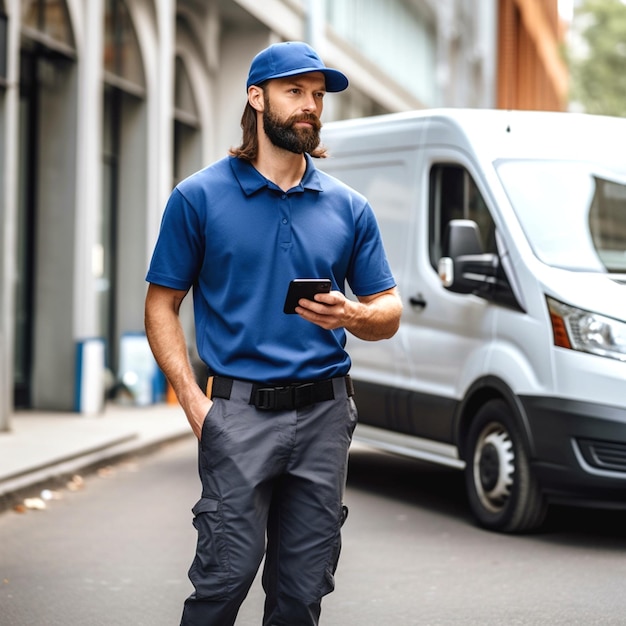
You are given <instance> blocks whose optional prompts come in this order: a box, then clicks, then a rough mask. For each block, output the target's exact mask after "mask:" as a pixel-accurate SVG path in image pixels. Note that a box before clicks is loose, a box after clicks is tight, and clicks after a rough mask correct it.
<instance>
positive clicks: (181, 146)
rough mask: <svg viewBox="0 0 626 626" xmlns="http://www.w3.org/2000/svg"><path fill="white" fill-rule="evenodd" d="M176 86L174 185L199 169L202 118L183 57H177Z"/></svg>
mask: <svg viewBox="0 0 626 626" xmlns="http://www.w3.org/2000/svg"><path fill="white" fill-rule="evenodd" d="M174 80H175V86H174V94H175V95H174V155H173V156H174V163H173V166H174V167H173V175H174V181H173V182H174V185H176V184H177V183H178V182H180V181H181V180H182V179H183V178H185V176H188V175H189V174H191V173H193V171H194V170H195V169H197V168H198V167H199V155H198V154H196V152H197V150H196V148H197V144H198V140H199V134H198V131H199V129H200V117H199V115H198V109H197V106H196V102H195V98H194V95H193V88H192V86H191V81H190V80H189V74H188V73H187V69H186V67H185V63H184V62H183V60H182V58H181V57H176V64H175V79H174Z"/></svg>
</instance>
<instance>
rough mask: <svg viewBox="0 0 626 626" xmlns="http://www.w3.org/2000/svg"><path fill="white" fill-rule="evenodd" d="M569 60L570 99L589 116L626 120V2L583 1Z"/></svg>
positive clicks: (575, 20)
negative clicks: (617, 117) (596, 114)
mask: <svg viewBox="0 0 626 626" xmlns="http://www.w3.org/2000/svg"><path fill="white" fill-rule="evenodd" d="M568 57H569V65H570V73H571V93H570V99H571V100H572V101H573V102H576V103H577V104H578V105H580V106H582V108H583V109H584V110H585V111H586V112H587V113H598V114H603V115H617V116H622V117H626V71H625V70H626V3H624V2H623V1H622V0H583V1H582V2H580V4H579V6H578V7H577V9H576V11H575V13H574V20H573V23H572V37H571V43H570V46H569V54H568Z"/></svg>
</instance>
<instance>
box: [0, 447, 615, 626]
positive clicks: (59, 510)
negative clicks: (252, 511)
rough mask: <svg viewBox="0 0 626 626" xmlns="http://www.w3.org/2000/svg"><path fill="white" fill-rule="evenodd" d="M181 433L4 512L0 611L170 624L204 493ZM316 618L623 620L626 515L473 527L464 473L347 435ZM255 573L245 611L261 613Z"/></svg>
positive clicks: (10, 620) (13, 618)
mask: <svg viewBox="0 0 626 626" xmlns="http://www.w3.org/2000/svg"><path fill="white" fill-rule="evenodd" d="M198 490H199V482H198V479H197V476H196V469H195V444H194V442H193V440H192V439H191V438H190V439H189V440H185V441H183V442H179V443H177V444H172V445H170V446H167V447H165V448H163V449H162V450H160V451H159V452H157V453H155V454H153V455H150V456H147V457H141V458H138V459H136V460H132V461H127V462H124V463H121V464H119V465H116V466H114V467H111V468H105V470H104V471H102V472H100V474H99V475H98V474H94V475H92V476H87V477H85V479H84V485H83V486H82V488H81V489H78V490H76V491H69V490H63V491H62V492H61V493H60V495H61V496H62V497H61V498H60V499H58V500H52V501H49V502H48V505H47V508H46V509H45V510H43V511H36V510H28V511H27V512H26V513H22V514H19V513H16V512H14V511H8V512H6V513H4V514H2V515H0V625H1V626H56V625H59V626H173V625H175V624H178V623H179V619H180V610H181V606H182V601H183V599H184V598H185V597H186V596H187V594H188V593H189V591H190V589H191V587H190V584H189V582H188V580H187V576H186V574H187V569H188V566H189V564H190V562H191V558H192V557H193V551H194V547H195V531H194V530H193V527H192V526H191V513H190V510H189V509H190V507H191V506H192V505H193V503H194V502H195V500H196V499H197V496H198ZM346 503H347V504H348V506H349V507H350V515H349V517H348V521H347V522H346V525H345V527H344V528H345V532H344V549H343V554H342V558H341V561H340V564H339V570H338V572H337V590H336V591H335V593H333V594H331V595H330V596H328V598H326V599H325V601H324V603H323V606H322V624H324V625H325V626H410V625H413V624H415V625H418V624H419V625H432V626H435V625H449V624H459V625H465V624H467V625H474V624H476V625H481V626H485V625H487V626H488V625H494V626H495V625H498V626H502V625H515V624H522V625H526V624H532V625H535V624H549V625H551V626H553V625H559V624H563V625H568V626H572V625H576V624H580V625H584V626H588V625H593V624H598V625H610V624H625V623H626V593H625V590H626V589H625V588H626V582H625V581H626V514H624V513H617V512H613V513H611V512H598V511H594V512H589V511H584V510H576V509H560V510H555V511H554V512H553V513H552V514H551V515H550V517H549V520H548V524H547V527H546V528H545V530H544V531H543V532H541V533H539V534H535V535H530V536H507V535H499V534H494V533H490V532H486V531H483V530H480V529H478V528H476V527H475V526H474V525H473V523H472V520H471V519H470V517H469V514H468V512H467V508H466V505H465V497H464V495H463V486H462V480H461V476H460V475H459V474H457V473H455V472H453V471H452V470H447V469H441V468H436V467H433V466H429V465H426V464H421V463H418V462H415V461H410V460H406V459H401V458H398V457H394V456H390V455H386V454H381V453H378V452H375V451H372V450H369V449H367V448H362V447H356V448H355V449H354V451H353V453H352V455H351V465H350V479H349V484H348V489H347V493H346ZM262 603H263V597H262V591H261V588H260V585H259V584H258V581H257V583H256V584H255V585H254V587H253V590H252V591H251V593H250V595H249V597H248V599H247V600H246V602H245V604H244V606H243V607H242V610H241V613H240V619H239V620H238V622H237V624H238V626H239V625H241V626H248V625H250V626H253V625H258V624H260V619H261V618H260V616H261V610H262Z"/></svg>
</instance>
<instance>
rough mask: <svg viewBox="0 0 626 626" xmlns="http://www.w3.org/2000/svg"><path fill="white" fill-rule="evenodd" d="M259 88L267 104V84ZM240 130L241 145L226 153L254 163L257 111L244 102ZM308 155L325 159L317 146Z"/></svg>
mask: <svg viewBox="0 0 626 626" xmlns="http://www.w3.org/2000/svg"><path fill="white" fill-rule="evenodd" d="M259 86H260V87H261V89H263V98H264V99H265V102H266V103H268V101H269V96H268V95H267V82H265V83H263V84H262V85H259ZM241 130H242V131H243V138H242V141H241V145H240V146H239V147H238V148H231V149H230V150H229V151H228V153H229V154H230V155H231V156H234V157H237V158H238V159H243V160H244V161H254V159H256V157H257V155H258V153H259V138H258V135H257V111H256V110H255V109H254V108H253V107H252V106H250V103H249V102H246V106H245V107H244V110H243V115H242V116H241ZM309 154H310V155H311V156H312V157H315V158H317V159H324V158H326V148H324V146H322V145H319V146H318V147H317V148H315V150H313V151H312V152H310V153H309Z"/></svg>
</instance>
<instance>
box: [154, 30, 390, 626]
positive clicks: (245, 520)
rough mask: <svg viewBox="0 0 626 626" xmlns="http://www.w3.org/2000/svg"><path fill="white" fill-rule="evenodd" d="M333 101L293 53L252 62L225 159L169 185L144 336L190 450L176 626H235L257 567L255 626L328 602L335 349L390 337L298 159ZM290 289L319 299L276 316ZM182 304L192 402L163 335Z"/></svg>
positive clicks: (368, 253) (386, 306) (332, 183)
mask: <svg viewBox="0 0 626 626" xmlns="http://www.w3.org/2000/svg"><path fill="white" fill-rule="evenodd" d="M347 86H348V79H347V78H346V77H345V76H344V74H342V73H341V72H339V71H338V70H335V69H331V68H328V67H326V66H325V65H324V63H323V62H322V60H321V59H320V57H319V56H318V54H317V53H316V52H315V51H314V50H313V49H312V48H311V47H310V46H308V45H307V44H304V43H300V42H286V43H280V44H274V45H272V46H270V47H268V48H266V49H265V50H262V51H261V52H260V53H259V54H258V55H257V56H256V57H255V58H254V59H253V61H252V64H251V66H250V72H249V75H248V81H247V96H248V99H247V104H246V107H245V110H244V113H243V117H242V123H241V125H242V129H243V139H242V143H241V145H240V146H239V147H238V148H236V149H232V150H231V151H230V154H229V156H227V157H225V158H224V159H222V160H220V161H218V162H217V163H214V164H213V165H210V166H209V167H207V168H205V169H203V170H201V171H200V172H198V173H196V174H194V175H193V176H191V177H189V178H188V179H186V180H185V181H183V182H182V183H180V184H179V185H178V186H177V187H176V188H175V189H174V191H173V192H172V194H171V196H170V198H169V201H168V203H167V206H166V208H165V212H164V215H163V221H162V226H161V231H160V234H159V238H158V241H157V243H156V246H155V249H154V253H153V257H152V261H151V264H150V268H149V271H148V274H147V281H148V282H149V283H150V284H149V287H148V293H147V297H146V308H145V323H146V333H147V336H148V340H149V342H150V345H151V347H152V351H153V353H154V356H155V358H156V360H157V362H158V364H159V366H160V367H161V369H162V370H163V372H164V373H165V375H166V376H167V378H168V380H169V381H170V384H171V385H172V387H173V389H174V391H175V392H176V395H177V397H178V400H179V402H180V404H181V406H182V408H183V410H184V412H185V415H186V417H187V419H188V421H189V425H190V426H191V429H192V430H193V432H194V434H195V435H196V437H197V438H198V466H199V474H200V479H201V483H202V493H201V497H200V499H199V501H198V502H197V503H196V504H195V506H194V507H193V509H192V512H193V515H194V518H193V524H194V526H195V528H196V529H197V532H198V542H197V549H196V556H195V558H194V560H193V563H192V565H191V568H190V570H189V578H190V580H191V582H192V584H193V586H194V589H195V590H194V592H193V593H192V594H191V596H190V597H189V598H187V600H186V601H185V605H184V609H183V616H182V622H181V624H184V625H185V626H192V625H193V626H229V625H232V624H234V623H235V620H236V617H237V613H238V611H239V607H240V606H241V603H242V602H243V600H244V599H245V597H246V595H247V593H248V591H249V589H250V586H251V584H252V582H253V580H254V578H255V575H256V573H257V570H258V568H259V566H260V564H261V561H262V560H263V557H265V564H264V570H263V579H262V582H263V587H264V590H265V597H266V601H265V610H264V615H263V624H264V626H299V625H302V626H311V625H314V624H318V623H319V618H320V609H321V600H322V597H323V596H324V595H326V594H328V593H330V592H331V591H332V590H333V588H334V574H335V569H336V567H337V561H338V558H339V551H340V545H341V534H340V533H341V527H342V524H343V522H344V521H345V518H346V515H347V509H346V507H345V506H344V504H343V492H344V487H345V480H346V470H347V456H348V449H349V446H350V442H351V438H352V433H353V430H354V428H355V426H356V421H357V413H356V408H355V404H354V401H353V398H352V396H353V387H352V382H351V380H350V377H349V374H348V372H349V369H350V357H349V356H348V354H347V352H346V350H345V343H346V331H348V332H350V333H352V334H354V335H356V336H357V337H360V338H362V339H366V340H372V341H374V340H379V339H385V338H388V337H391V336H392V335H393V334H394V333H395V332H396V330H397V328H398V325H399V320H400V314H401V309H402V305H401V302H400V299H399V296H398V294H397V291H396V286H395V281H394V278H393V276H392V274H391V271H390V269H389V265H388V263H387V258H386V255H385V251H384V249H383V245H382V241H381V238H380V233H379V231H378V227H377V224H376V220H375V218H374V214H373V211H372V209H371V207H370V205H369V203H368V202H367V200H366V199H365V198H363V197H362V196H361V195H359V194H357V193H356V192H355V191H353V190H352V189H350V188H349V187H347V186H346V185H344V184H342V183H340V182H339V181H338V180H336V179H334V178H332V177H330V176H328V175H327V174H324V173H322V172H321V171H319V170H317V169H316V168H315V165H314V163H313V159H312V157H317V158H319V157H324V156H325V151H324V149H323V147H320V137H319V132H320V128H321V123H320V117H321V114H322V109H323V100H324V97H325V95H326V93H327V92H339V91H343V90H344V89H346V88H347ZM297 278H320V279H322V278H323V279H330V282H331V284H332V288H331V290H330V291H329V292H327V293H318V294H316V295H314V296H311V299H308V298H302V299H300V300H299V302H298V306H297V307H296V308H295V313H296V314H295V315H289V314H285V312H284V310H283V304H284V301H285V295H286V292H287V288H288V285H289V283H290V281H292V280H293V279H297ZM346 285H349V286H350V288H351V289H352V291H353V293H354V294H355V295H356V298H357V300H351V299H347V298H346V297H345V295H344V292H345V289H346ZM190 289H193V303H194V316H195V328H196V341H197V347H198V353H199V355H200V358H201V359H202V360H203V362H204V363H205V364H206V366H207V370H208V374H209V384H208V386H207V389H206V390H203V389H201V388H200V387H199V386H198V384H197V382H196V379H195V378H194V373H193V369H192V367H191V365H190V361H189V358H188V352H187V347H186V340H185V337H184V334H183V330H182V327H181V324H180V320H179V309H180V305H181V303H182V301H183V299H184V298H185V296H186V294H187V293H188V291H189V290H190Z"/></svg>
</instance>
